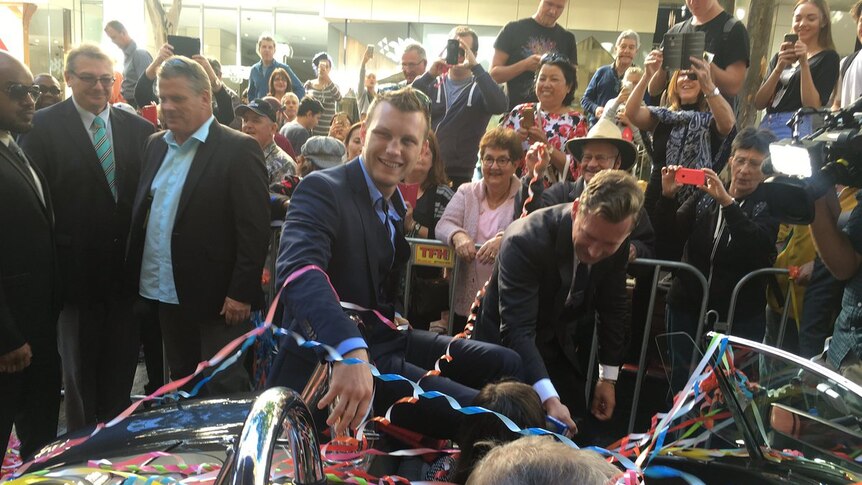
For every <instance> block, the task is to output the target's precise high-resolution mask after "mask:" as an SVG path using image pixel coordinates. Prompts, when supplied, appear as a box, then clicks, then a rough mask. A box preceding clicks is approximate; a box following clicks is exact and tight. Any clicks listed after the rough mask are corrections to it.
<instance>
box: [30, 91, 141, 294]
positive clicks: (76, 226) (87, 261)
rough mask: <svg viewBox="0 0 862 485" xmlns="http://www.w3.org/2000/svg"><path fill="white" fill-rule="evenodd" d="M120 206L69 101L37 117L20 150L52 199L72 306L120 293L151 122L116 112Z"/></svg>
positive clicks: (113, 127) (114, 133) (114, 129)
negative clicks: (40, 175) (37, 171)
mask: <svg viewBox="0 0 862 485" xmlns="http://www.w3.org/2000/svg"><path fill="white" fill-rule="evenodd" d="M110 116H111V133H112V142H113V148H114V160H115V162H116V179H115V180H116V182H117V201H116V202H115V201H114V198H113V196H112V195H111V189H110V188H109V187H108V180H107V179H106V178H105V172H104V171H103V169H102V165H101V164H100V163H99V158H98V156H97V155H96V149H95V148H94V147H93V142H92V138H91V135H90V133H88V132H87V130H86V129H85V128H84V125H83V123H81V117H80V115H79V114H78V110H77V109H75V105H74V103H73V102H72V99H71V98H69V99H67V100H66V101H63V102H62V103H58V104H55V105H53V106H50V107H48V108H45V109H41V110H39V111H37V112H36V115H35V116H34V117H33V129H32V130H31V131H30V132H29V133H27V134H25V135H22V136H21V138H20V141H19V144H20V145H21V148H22V149H23V150H24V151H25V152H26V153H27V155H28V156H29V157H30V160H31V161H32V162H33V163H34V164H35V165H37V166H38V167H39V168H40V169H41V170H42V173H44V174H45V180H46V181H47V188H49V189H50V191H51V196H52V197H53V200H54V214H55V215H56V241H57V252H58V257H59V262H60V271H61V278H62V281H63V286H64V289H65V300H66V301H67V302H73V303H77V302H83V301H102V300H104V299H105V298H108V297H109V296H110V295H113V294H115V293H116V292H117V290H118V289H120V288H122V285H121V284H120V283H121V282H122V270H123V255H124V252H125V247H126V238H127V237H128V234H129V220H130V217H131V213H132V201H133V200H134V198H135V190H136V189H137V186H138V179H139V178H140V174H141V156H142V154H143V149H144V143H146V141H147V137H148V136H150V135H151V134H152V133H153V131H155V129H154V128H153V125H152V124H150V122H149V121H147V120H145V119H143V118H141V117H140V116H137V115H133V114H130V113H127V112H125V111H123V110H119V109H116V108H111V115H110Z"/></svg>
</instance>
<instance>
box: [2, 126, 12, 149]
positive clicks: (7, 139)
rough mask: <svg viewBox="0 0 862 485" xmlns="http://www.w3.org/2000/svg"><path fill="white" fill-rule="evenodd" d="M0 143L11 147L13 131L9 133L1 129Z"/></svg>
mask: <svg viewBox="0 0 862 485" xmlns="http://www.w3.org/2000/svg"><path fill="white" fill-rule="evenodd" d="M0 143H2V144H3V146H5V147H6V148H9V145H10V144H11V143H12V133H9V132H8V131H6V130H0Z"/></svg>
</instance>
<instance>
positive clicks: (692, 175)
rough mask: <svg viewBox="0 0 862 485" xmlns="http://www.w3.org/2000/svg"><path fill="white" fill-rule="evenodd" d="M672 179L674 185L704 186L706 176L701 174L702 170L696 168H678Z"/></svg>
mask: <svg viewBox="0 0 862 485" xmlns="http://www.w3.org/2000/svg"><path fill="white" fill-rule="evenodd" d="M674 179H675V180H676V183H678V184H683V185H697V186H701V185H704V184H706V174H704V173H703V170H699V169H696V168H678V169H677V170H676V176H675V177H674Z"/></svg>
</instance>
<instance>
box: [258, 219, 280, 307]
mask: <svg viewBox="0 0 862 485" xmlns="http://www.w3.org/2000/svg"><path fill="white" fill-rule="evenodd" d="M283 223H284V221H280V220H277V221H270V223H269V227H270V228H271V229H272V234H270V237H269V254H268V255H267V257H266V265H265V266H264V269H265V270H266V271H268V272H269V281H267V282H266V284H265V285H264V287H263V291H264V295H265V296H266V305H265V308H268V307H269V305H271V304H272V300H273V298H275V293H276V292H277V291H278V288H276V281H275V280H276V273H275V263H276V261H277V260H278V246H279V243H280V242H281V225H282V224H283Z"/></svg>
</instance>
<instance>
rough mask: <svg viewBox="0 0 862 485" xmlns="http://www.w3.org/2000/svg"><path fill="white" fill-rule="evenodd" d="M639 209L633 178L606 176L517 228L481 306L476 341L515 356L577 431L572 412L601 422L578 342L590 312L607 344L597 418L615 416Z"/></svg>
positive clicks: (508, 236)
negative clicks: (588, 403) (631, 241)
mask: <svg viewBox="0 0 862 485" xmlns="http://www.w3.org/2000/svg"><path fill="white" fill-rule="evenodd" d="M587 141H589V140H587ZM642 205H643V191H642V190H641V189H640V188H638V186H637V184H636V181H635V179H634V177H632V176H631V175H629V174H627V173H626V172H623V171H621V170H603V171H601V172H599V173H597V174H595V175H594V176H593V177H592V180H590V182H589V184H588V185H587V187H586V188H585V189H584V191H583V192H582V193H581V195H580V197H579V199H578V200H577V201H575V202H574V203H568V204H560V205H555V206H552V207H548V208H545V209H541V210H538V211H536V212H534V213H532V214H530V216H528V217H525V218H522V219H518V220H517V221H515V222H513V223H512V225H510V226H509V227H508V228H507V229H506V233H505V235H504V236H503V244H502V246H501V247H500V254H499V257H498V258H497V265H496V267H495V268H494V273H493V274H492V276H491V280H490V283H489V284H488V288H487V291H486V293H485V298H484V300H483V302H482V317H481V319H480V321H479V322H477V324H476V328H475V333H474V338H477V339H479V340H484V341H489V342H500V341H502V343H503V344H504V345H506V346H507V347H509V348H512V349H514V350H515V351H516V352H518V354H519V355H520V356H521V358H522V359H523V360H524V367H525V369H524V374H525V377H526V380H525V382H527V383H528V384H531V385H532V386H533V388H534V389H536V392H538V393H539V397H540V398H541V400H542V404H543V406H544V407H545V411H546V412H547V413H548V415H550V416H553V417H554V418H556V419H558V420H560V421H562V422H563V423H565V424H566V425H567V426H568V428H569V430H570V431H572V432H575V431H576V428H575V423H574V421H573V420H572V417H571V414H572V413H570V411H569V410H570V409H572V411H574V412H575V414H576V415H577V416H584V417H586V418H588V420H587V422H586V424H587V425H588V426H587V427H588V428H594V425H595V424H596V423H591V420H590V419H591V418H589V416H588V415H587V414H588V413H587V409H586V407H585V397H584V394H583V393H584V387H585V384H586V382H587V381H586V380H587V379H591V378H592V376H586V375H585V369H583V367H582V366H581V364H580V363H579V359H578V358H577V354H578V352H577V349H576V348H574V347H575V345H576V342H577V340H576V339H573V337H574V336H575V335H577V332H578V329H577V323H578V321H579V320H581V318H582V317H583V316H584V315H586V314H588V313H589V312H596V313H597V315H598V325H597V328H598V339H599V345H600V347H599V354H598V356H599V364H600V366H599V369H600V370H599V382H598V384H596V389H595V393H594V397H593V401H592V415H593V416H594V417H595V418H596V419H598V420H602V421H605V420H608V419H610V418H611V417H612V415H613V411H614V406H615V403H616V393H615V388H614V385H615V384H616V379H617V373H618V369H619V365H620V364H621V359H622V353H623V351H624V350H625V349H624V345H623V343H624V336H625V317H626V311H627V298H626V266H627V262H628V256H629V245H628V242H627V241H628V238H629V235H630V234H631V231H632V229H633V228H634V227H635V223H636V220H637V217H638V213H639V211H640V209H641V206H642ZM581 431H583V430H581ZM590 431H592V430H591V429H589V430H588V433H589V432H590Z"/></svg>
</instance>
